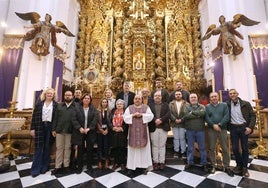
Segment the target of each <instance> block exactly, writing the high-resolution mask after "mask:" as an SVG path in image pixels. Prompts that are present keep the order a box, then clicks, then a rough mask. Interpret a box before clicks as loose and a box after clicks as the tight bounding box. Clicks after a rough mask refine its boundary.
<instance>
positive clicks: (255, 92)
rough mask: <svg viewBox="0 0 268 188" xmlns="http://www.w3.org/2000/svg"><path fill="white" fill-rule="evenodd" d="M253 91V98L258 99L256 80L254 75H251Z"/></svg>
mask: <svg viewBox="0 0 268 188" xmlns="http://www.w3.org/2000/svg"><path fill="white" fill-rule="evenodd" d="M253 91H254V97H255V99H258V89H257V81H256V76H255V75H253Z"/></svg>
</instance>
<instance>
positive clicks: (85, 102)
mask: <svg viewBox="0 0 268 188" xmlns="http://www.w3.org/2000/svg"><path fill="white" fill-rule="evenodd" d="M72 123H73V133H72V139H71V141H72V146H73V147H74V149H75V152H74V157H75V158H76V159H77V169H76V171H77V173H81V172H82V170H83V154H84V151H85V150H86V153H87V169H88V170H92V158H93V156H92V154H93V147H94V143H95V142H96V138H97V135H96V129H97V124H98V111H97V110H96V108H95V107H94V106H93V105H92V98H91V96H90V95H89V94H87V93H86V94H84V95H83V96H82V98H81V105H80V106H79V108H78V110H77V111H76V113H75V114H74V115H73V118H72Z"/></svg>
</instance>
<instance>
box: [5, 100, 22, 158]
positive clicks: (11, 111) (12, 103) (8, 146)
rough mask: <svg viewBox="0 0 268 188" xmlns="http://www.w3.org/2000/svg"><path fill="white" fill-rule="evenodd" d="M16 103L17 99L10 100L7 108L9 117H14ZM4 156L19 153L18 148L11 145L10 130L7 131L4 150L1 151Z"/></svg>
mask: <svg viewBox="0 0 268 188" xmlns="http://www.w3.org/2000/svg"><path fill="white" fill-rule="evenodd" d="M16 103H17V101H10V102H9V104H10V107H9V108H8V111H9V117H10V118H14V112H15V111H16V110H17V108H16ZM3 153H4V155H5V156H8V155H9V156H12V157H13V156H15V157H16V156H18V155H19V150H18V149H15V148H13V147H12V142H11V131H8V133H7V141H6V143H5V147H4V151H3Z"/></svg>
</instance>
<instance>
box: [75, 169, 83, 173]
mask: <svg viewBox="0 0 268 188" xmlns="http://www.w3.org/2000/svg"><path fill="white" fill-rule="evenodd" d="M82 171H83V170H82V169H81V168H78V169H76V170H75V173H76V174H81V173H82Z"/></svg>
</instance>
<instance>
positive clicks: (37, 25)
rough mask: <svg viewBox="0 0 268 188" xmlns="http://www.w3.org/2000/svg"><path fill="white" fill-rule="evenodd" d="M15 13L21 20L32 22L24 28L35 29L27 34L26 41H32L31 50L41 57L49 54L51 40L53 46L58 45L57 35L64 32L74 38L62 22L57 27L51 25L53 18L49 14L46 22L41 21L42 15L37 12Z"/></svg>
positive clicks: (57, 23) (57, 22) (58, 22)
mask: <svg viewBox="0 0 268 188" xmlns="http://www.w3.org/2000/svg"><path fill="white" fill-rule="evenodd" d="M15 13H16V15H17V16H18V17H20V18H21V19H23V20H27V21H28V20H30V21H31V24H32V25H31V26H24V27H25V28H33V29H32V30H30V31H28V32H27V33H26V34H25V36H24V39H25V40H26V41H30V40H32V45H31V47H30V49H31V50H32V52H33V53H35V54H36V55H38V56H39V57H40V56H46V55H48V54H49V45H50V40H51V44H52V46H55V45H56V43H57V39H56V33H60V32H63V33H64V34H65V35H67V36H70V37H74V35H73V34H72V33H71V32H70V31H69V30H68V29H67V27H66V26H65V25H64V24H63V23H62V22H61V21H56V25H53V24H52V23H51V20H52V17H51V15H49V14H46V16H45V21H40V20H39V19H40V15H39V14H38V13H37V12H29V13H17V12H15Z"/></svg>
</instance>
